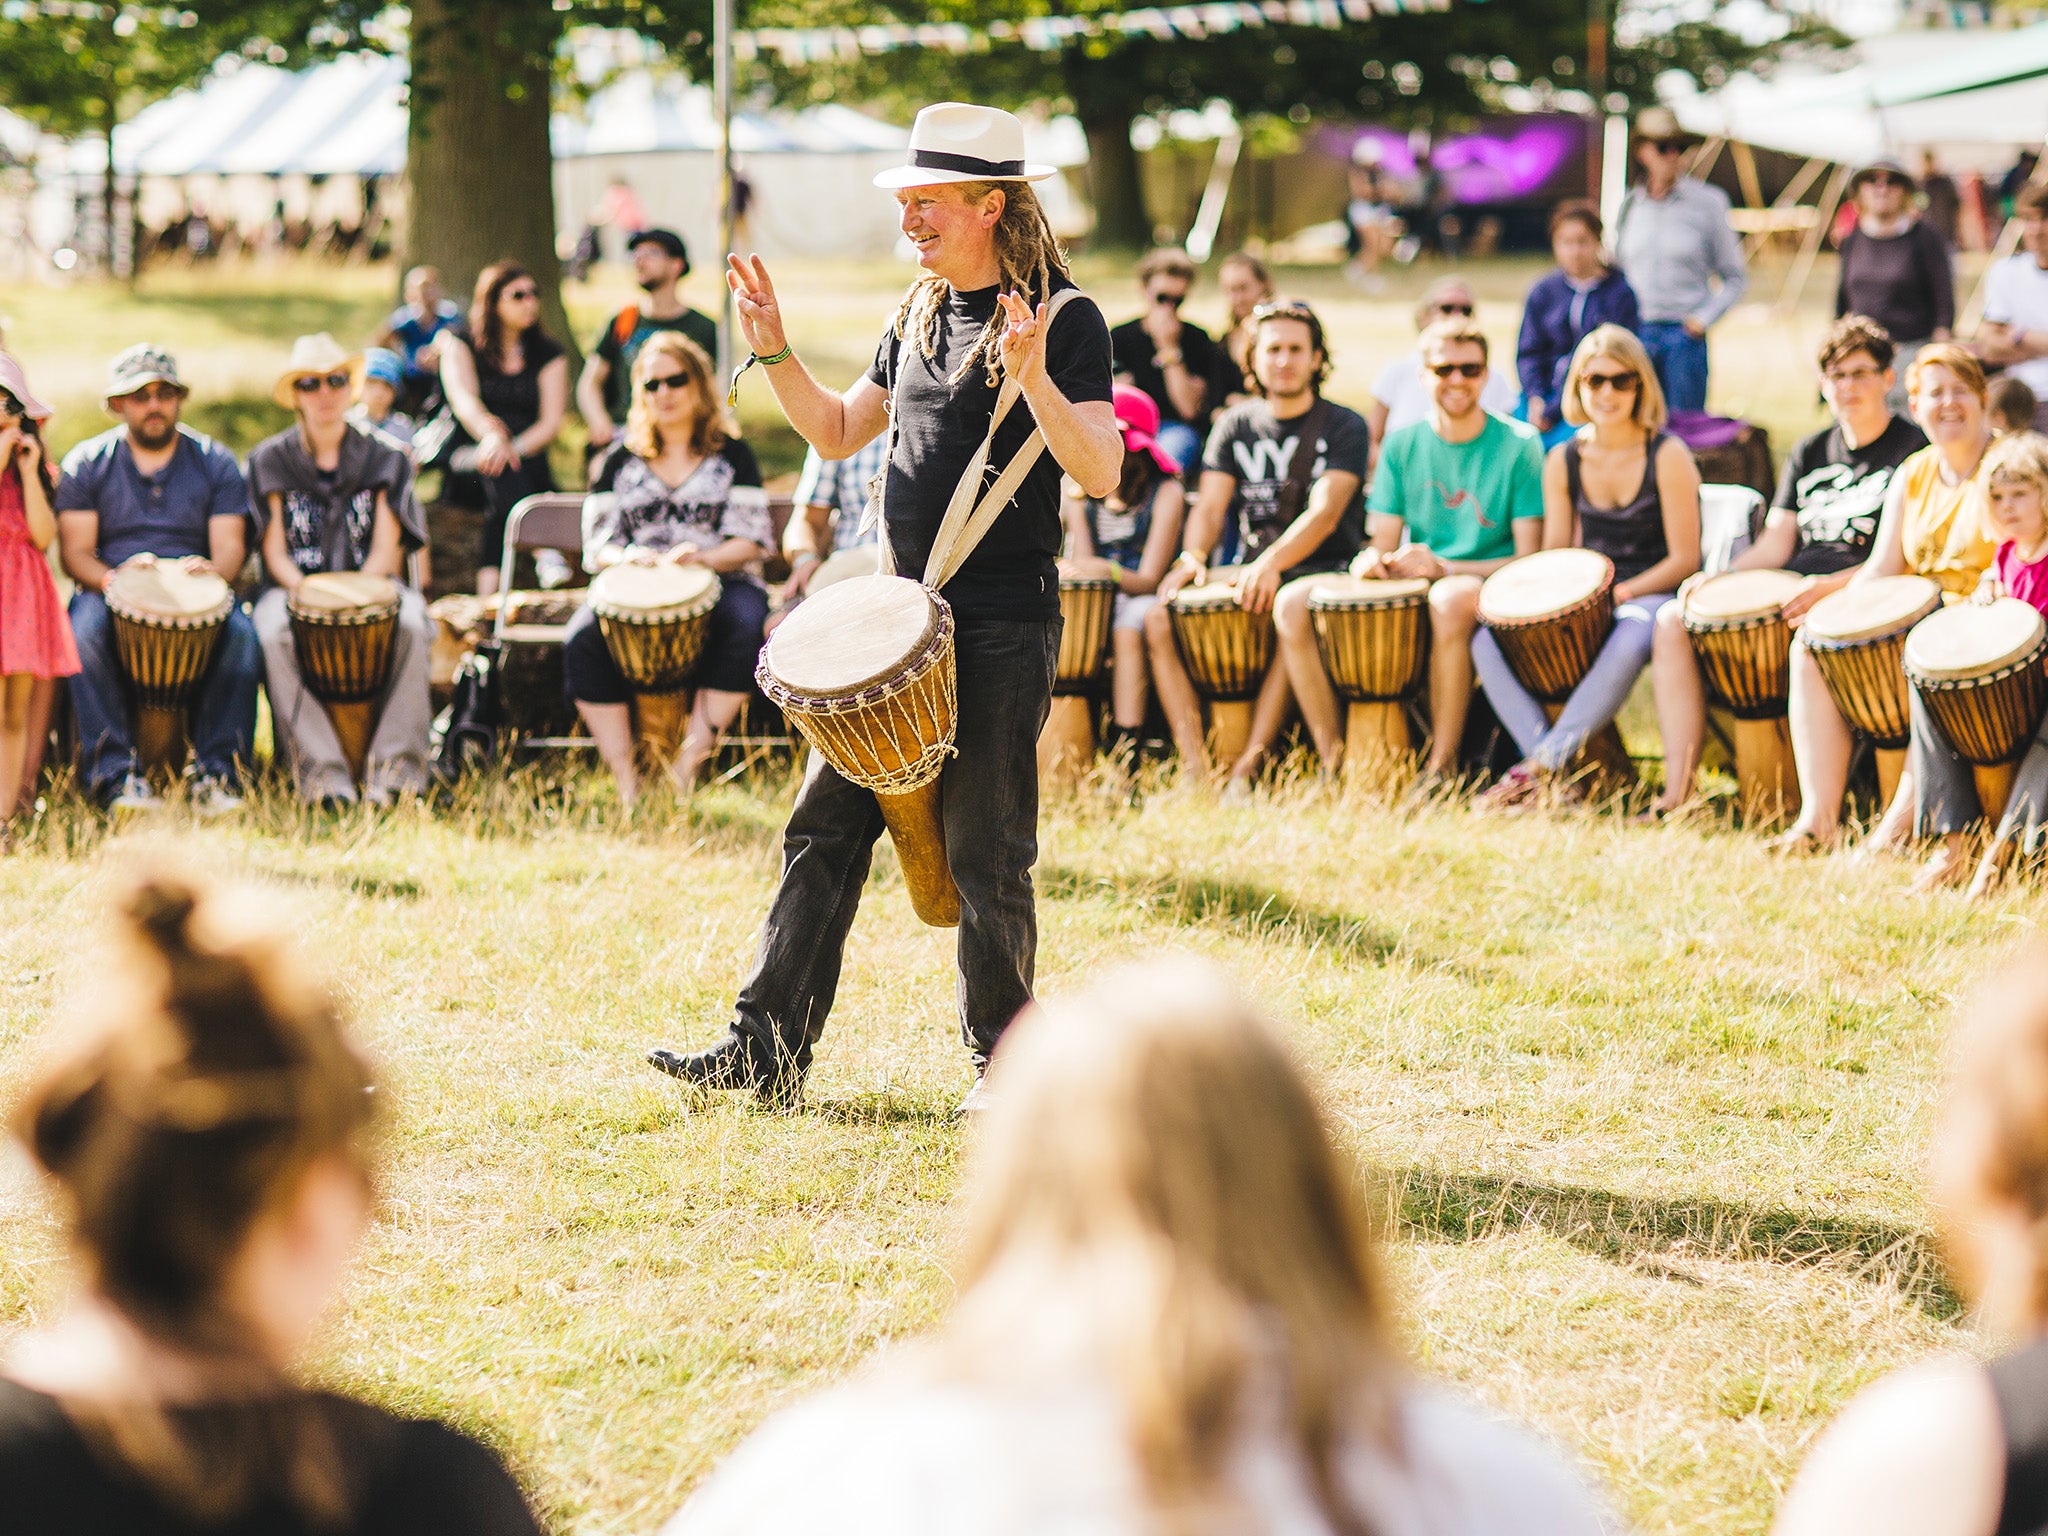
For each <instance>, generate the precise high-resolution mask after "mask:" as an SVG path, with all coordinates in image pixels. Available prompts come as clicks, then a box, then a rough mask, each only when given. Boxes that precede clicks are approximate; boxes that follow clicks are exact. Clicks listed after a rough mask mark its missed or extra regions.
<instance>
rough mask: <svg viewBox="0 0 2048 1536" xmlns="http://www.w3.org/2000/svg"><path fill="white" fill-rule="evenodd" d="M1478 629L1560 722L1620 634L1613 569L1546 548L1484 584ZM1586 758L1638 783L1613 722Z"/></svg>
mask: <svg viewBox="0 0 2048 1536" xmlns="http://www.w3.org/2000/svg"><path fill="white" fill-rule="evenodd" d="M1479 622H1480V623H1482V624H1484V625H1485V626H1486V627H1487V629H1488V630H1490V631H1491V632H1492V634H1493V638H1494V641H1495V643H1496V644H1498V645H1499V646H1500V651H1501V655H1502V656H1503V657H1504V658H1505V659H1506V661H1507V664H1508V670H1509V671H1510V672H1512V673H1514V674H1515V681H1517V682H1518V683H1520V684H1521V685H1522V686H1523V687H1524V688H1526V689H1528V690H1529V692H1530V693H1531V694H1533V695H1534V696H1535V698H1536V700H1537V701H1538V702H1539V703H1540V704H1542V706H1543V709H1544V713H1546V714H1548V715H1549V716H1550V718H1551V719H1552V720H1555V719H1556V718H1557V717H1558V716H1559V715H1560V714H1562V713H1563V712H1564V705H1565V700H1567V699H1569V698H1570V697H1571V696H1572V690H1573V689H1574V688H1576V687H1578V686H1579V684H1580V683H1581V682H1582V681H1584V679H1585V676H1586V674H1587V673H1588V672H1589V671H1591V670H1592V667H1593V658H1594V657H1596V656H1598V655H1599V654H1600V647H1601V646H1602V645H1604V644H1606V643H1607V636H1608V633H1609V631H1611V630H1612V629H1613V628H1614V562H1613V561H1612V560H1609V559H1608V558H1607V557H1606V556H1605V555H1603V554H1601V553H1600V552H1599V551H1598V550H1592V549H1547V550H1544V551H1542V552H1541V553H1540V554H1534V555H1524V556H1523V557H1522V558H1521V559H1519V560H1511V561H1509V562H1508V563H1507V564H1506V565H1504V566H1502V567H1501V568H1500V569H1499V570H1497V571H1495V572H1494V573H1493V574H1492V575H1491V576H1489V577H1487V578H1486V580H1485V581H1484V582H1483V583H1482V584H1481V585H1480V588H1479ZM1581 756H1582V757H1583V758H1585V759H1587V760H1589V761H1590V762H1592V763H1594V764H1596V765H1597V766H1598V768H1599V769H1600V770H1601V771H1602V772H1603V773H1605V774H1607V775H1609V776H1610V777H1613V778H1615V779H1618V780H1621V781H1623V782H1626V781H1628V780H1631V779H1633V778H1634V777H1635V766H1634V764H1633V763H1631V762H1630V761H1629V756H1628V749H1627V748H1626V747H1624V746H1623V745H1622V741H1621V732H1620V731H1619V730H1617V729H1616V728H1615V726H1614V724H1613V723H1612V722H1611V721H1610V722H1609V723H1608V725H1607V726H1606V728H1605V729H1603V730H1600V731H1597V732H1595V733H1594V735H1593V737H1592V739H1591V740H1589V741H1588V742H1587V743H1586V745H1585V747H1584V748H1583V749H1582V751H1581Z"/></svg>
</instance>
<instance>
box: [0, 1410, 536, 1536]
mask: <svg viewBox="0 0 2048 1536" xmlns="http://www.w3.org/2000/svg"><path fill="white" fill-rule="evenodd" d="M311 1401H312V1404H313V1405H314V1406H315V1407H316V1409H317V1410H318V1411H320V1412H322V1413H324V1414H325V1415H326V1416H327V1418H328V1421H329V1424H330V1426H331V1428H332V1430H333V1434H334V1440H335V1444H336V1446H337V1448H338V1450H339V1452H340V1460H341V1466H342V1471H343V1474H344V1476H345V1478H346V1480H347V1483H348V1486H349V1487H350V1488H351V1490H352V1498H351V1511H352V1516H353V1518H351V1519H350V1520H349V1522H348V1523H347V1524H346V1525H345V1526H343V1527H341V1531H342V1532H343V1533H344V1536H357V1533H360V1536H539V1532H540V1524H539V1522H538V1521H536V1520H535V1519H534V1516H533V1511H532V1510H531V1509H530V1508H528V1506H527V1503H526V1499H525V1496H524V1495H523V1494H522V1493H521V1492H520V1491H519V1485H518V1484H517V1483H515V1482H513V1480H512V1477H511V1474H509V1473H508V1472H507V1471H506V1470H505V1468H504V1466H503V1464H502V1463H501V1462H499V1460H498V1458H497V1457H496V1456H494V1455H492V1454H491V1452H489V1451H488V1450H486V1449H485V1448H484V1447H483V1446H481V1445H478V1444H477V1443H476V1442H475V1441H474V1440H471V1439H469V1438H468V1437H467V1436H465V1435H462V1434H459V1433H457V1432H456V1431H455V1430H452V1429H450V1428H448V1427H447V1426H446V1425H443V1424H436V1423H433V1422H431V1421H427V1420H420V1419H401V1418H398V1417H396V1416H395V1415H393V1414H389V1413H385V1412H384V1411H383V1410H381V1409H378V1408H372V1407H370V1406H369V1405H368V1404H365V1403H358V1402H353V1401H351V1400H349V1399H348V1398H344V1397H334V1396H331V1395H329V1394H326V1393H319V1394H315V1395H314V1396H313V1397H312V1399H311ZM189 1411H190V1412H193V1413H204V1412H205V1411H206V1410H204V1409H192V1410H189ZM0 1510H4V1511H5V1514H4V1516H0V1525H4V1526H5V1528H6V1529H8V1530H13V1531H22V1532H30V1531H33V1532H34V1533H35V1536H201V1533H202V1532H204V1536H301V1533H305V1536H312V1531H313V1528H312V1527H311V1526H309V1525H308V1524H307V1523H306V1521H305V1520H304V1519H303V1518H301V1517H300V1516H299V1515H298V1514H297V1513H296V1512H295V1511H294V1510H292V1509H291V1508H290V1507H289V1506H287V1505H286V1504H284V1503H283V1502H282V1501H280V1500H276V1499H266V1500H262V1501H259V1502H258V1504H257V1505H256V1506H255V1507H253V1508H251V1509H249V1510H247V1511H245V1512H244V1513H243V1514H242V1515H241V1517H240V1518H238V1519H236V1520H235V1521H233V1522H232V1523H230V1524H228V1525H223V1526H208V1527H201V1526H195V1525H192V1524H190V1523H189V1522H187V1521H185V1520H183V1519H180V1518H179V1517H177V1516H176V1515H174V1514H173V1513H171V1512H170V1511H169V1510H167V1509H165V1508H164V1507H163V1505H162V1504H160V1503H159V1502H158V1501H157V1499H156V1498H155V1496H154V1495H152V1494H151V1493H150V1492H149V1490H148V1489H147V1488H145V1487H144V1486H143V1485H142V1484H141V1483H139V1482H138V1481H136V1480H134V1479H133V1478H130V1477H128V1476H125V1475H123V1474H122V1473H120V1472H119V1471H117V1470H115V1469H114V1468H112V1467H110V1466H109V1465H108V1464H107V1462H106V1461H105V1460H103V1459H102V1458H101V1457H100V1456H99V1455H98V1454H97V1453H96V1452H95V1451H94V1450H93V1448H92V1447H91V1445H90V1444H89V1443H88V1442H87V1441H86V1439H85V1437H84V1436H83V1435H82V1434H80V1433H79V1430H78V1426H77V1425H76V1424H75V1423H74V1422H73V1421H72V1419H71V1417H70V1416H69V1415H68V1414H67V1413H65V1411H64V1409H63V1407H62V1405H61V1404H59V1403H58V1402H57V1400H56V1399H55V1398H52V1397H49V1396H47V1395H45V1394H44V1393H41V1392H36V1391H32V1390H30V1389H29V1388H27V1387H24V1386H21V1385H20V1384H18V1383H16V1382H11V1381H5V1380H0Z"/></svg>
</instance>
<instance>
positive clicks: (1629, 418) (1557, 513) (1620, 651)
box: [1472, 325, 1700, 806]
mask: <svg viewBox="0 0 2048 1536" xmlns="http://www.w3.org/2000/svg"><path fill="white" fill-rule="evenodd" d="M1564 416H1565V420H1566V421H1568V422H1571V423H1572V424H1573V425H1574V426H1576V427H1578V428H1579V431H1578V433H1577V435H1575V436H1574V437H1572V438H1570V439H1569V440H1567V441H1566V442H1563V443H1561V444H1559V445H1558V446H1557V447H1555V448H1553V449H1551V451H1550V456H1549V458H1547V459H1546V460H1545V461H1544V465H1543V547H1544V548H1545V549H1567V548H1574V547H1577V548H1583V549H1590V550H1594V551H1596V552H1598V553H1600V554H1603V555H1605V556H1606V557H1607V558H1608V559H1609V560H1611V561H1613V562H1614V605H1615V606H1614V628H1613V630H1612V631H1610V632H1609V634H1608V637H1607V641H1606V643H1605V644H1604V645H1603V646H1602V647H1601V648H1600V654H1599V655H1598V656H1596V657H1595V658H1594V660H1593V665H1592V668H1591V669H1590V670H1589V671H1588V672H1587V673H1586V675H1585V677H1584V678H1583V679H1581V680H1580V682H1579V685H1578V687H1577V688H1575V689H1574V690H1573V691H1572V695H1571V697H1570V698H1569V699H1568V700H1566V702H1565V706H1564V709H1563V711H1562V712H1561V713H1560V714H1559V715H1558V717H1557V719H1556V720H1555V721H1553V720H1552V719H1551V718H1550V713H1549V711H1548V710H1546V709H1545V708H1544V707H1543V705H1542V704H1541V703H1539V702H1538V701H1537V699H1536V698H1535V696H1534V695H1533V694H1531V693H1530V692H1529V690H1528V689H1526V688H1524V687H1523V686H1522V685H1521V683H1520V682H1518V681H1517V680H1516V678H1515V675H1514V673H1513V672H1512V671H1511V670H1509V668H1508V664H1507V658H1506V657H1505V656H1503V655H1502V653H1501V649H1500V647H1499V645H1498V644H1496V643H1495V641H1494V639H1493V636H1492V635H1491V634H1489V633H1488V632H1487V631H1486V630H1484V629H1481V630H1480V631H1479V633H1478V634H1477V635H1475V636H1474V637H1473V640H1472V662H1473V666H1474V668H1475V669H1476V670H1477V671H1478V673H1479V681H1480V684H1481V685H1482V686H1483V687H1484V688H1485V689H1486V697H1487V701H1488V702H1489V703H1490V704H1492V705H1493V711H1494V713H1495V714H1496V715H1498V716H1499V717H1500V721H1501V724H1503V725H1505V726H1506V727H1507V728H1508V731H1509V733H1510V734H1511V735H1513V737H1514V738H1515V744H1516V745H1517V746H1519V747H1520V748H1521V749H1522V761H1521V762H1519V763H1517V764H1516V765H1515V766H1514V767H1513V768H1512V769H1510V770H1509V771H1508V773H1507V775H1506V776H1505V777H1504V778H1503V779H1502V780H1501V782H1500V783H1498V784H1496V785H1495V786H1494V787H1493V788H1492V789H1490V790H1488V791H1487V792H1486V794H1485V796H1483V797H1482V801H1481V803H1482V804H1488V805H1493V806H1504V805H1513V804H1517V803H1519V802H1521V801H1523V800H1525V799H1527V798H1528V797H1529V796H1531V795H1532V794H1534V793H1535V791H1536V790H1537V789H1538V788H1539V787H1540V786H1541V785H1542V783H1543V782H1544V780H1545V779H1548V778H1553V777H1557V776H1561V775H1566V774H1568V773H1569V772H1570V771H1571V770H1572V769H1573V768H1574V767H1575V766H1576V764H1577V761H1578V759H1579V756H1580V754H1581V753H1582V752H1583V751H1584V749H1585V747H1586V744H1587V743H1588V742H1589V741H1591V740H1592V738H1593V737H1594V736H1595V735H1597V734H1598V733H1600V732H1602V731H1605V730H1607V729H1609V728H1610V727H1611V726H1612V724H1613V722H1614V717H1615V716H1616V715H1617V714H1619V713H1620V712H1621V706H1622V704H1623V703H1624V702H1626V701H1627V699H1628V695H1629V690H1630V689H1631V688H1633V687H1634V686H1635V681H1636V678H1637V677H1638V676H1640V675H1641V673H1642V670H1643V668H1644V667H1646V666H1648V665H1649V663H1650V648H1651V641H1652V638H1653V636H1654V635H1655V632H1656V618H1657V610H1658V609H1660V608H1662V607H1663V606H1664V605H1665V604H1666V603H1667V602H1669V601H1670V600H1671V598H1672V595H1673V594H1674V593H1675V592H1676V591H1677V590H1678V584H1679V583H1680V582H1682V581H1684V580H1685V578H1686V577H1688V576H1690V575H1692V574H1693V573H1694V572H1695V571H1697V570H1698V569H1699V567H1700V476H1699V470H1698V469H1697V468H1696V467H1695V466H1694V464H1693V461H1692V454H1691V453H1690V452H1688V451H1687V449H1686V447H1685V445H1684V444H1683V443H1681V442H1679V441H1678V440H1677V439H1676V438H1674V437H1670V436H1667V435H1666V434H1665V432H1664V430H1663V427H1664V420H1665V408H1664V393H1663V391H1662V390H1661V389H1660V388H1659V387H1658V384H1657V375H1656V370H1654V369H1653V368H1652V367H1651V366H1650V360H1649V357H1648V355H1647V354H1645V353H1644V351H1643V346H1642V343H1641V342H1639V341H1637V340H1636V338H1635V337H1634V336H1633V335H1631V334H1630V333H1629V332H1628V331H1626V330H1624V329H1622V328H1621V327H1620V326H1618V325H1603V326H1600V327H1599V328H1598V329H1596V330H1594V331H1593V332H1592V333H1591V334H1589V335H1588V336H1587V337H1586V339H1585V340H1584V341H1582V342H1580V343H1579V349H1578V351H1577V352H1576V353H1574V354H1573V356H1572V365H1571V370H1570V372H1569V373H1568V374H1567V375H1566V377H1565V388H1564Z"/></svg>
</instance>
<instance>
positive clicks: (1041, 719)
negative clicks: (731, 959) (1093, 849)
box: [732, 619, 1061, 1078]
mask: <svg viewBox="0 0 2048 1536" xmlns="http://www.w3.org/2000/svg"><path fill="white" fill-rule="evenodd" d="M1060 627H1061V621H1060V620H1057V619H1054V620H1052V621H1051V622H1040V621H1034V620H1009V619H963V620H961V621H960V624H959V628H958V629H957V631H956V632H955V637H954V656H955V666H956V668H957V675H958V680H959V681H958V697H959V720H958V725H957V729H956V733H955V735H954V745H955V746H956V748H957V749H958V755H956V756H954V757H952V758H950V759H948V761H947V764H946V769H945V776H944V778H943V779H942V780H941V783H940V801H941V805H942V815H943V817H944V821H945V829H946V859H947V862H948V863H949V864H950V865H951V866H952V870H953V880H954V883H955V884H957V885H958V886H959V887H960V938H959V966H960V983H959V987H958V989H957V994H956V996H957V1000H958V1007H959V1011H960V1035H961V1039H962V1040H963V1041H964V1042H965V1043H966V1045H967V1048H968V1050H969V1052H970V1053H972V1055H973V1058H974V1063H975V1066H976V1068H977V1069H978V1068H981V1067H983V1066H986V1065H987V1062H988V1058H989V1055H990V1053H991V1052H993V1051H994V1050H995V1048H996V1042H997V1041H998V1040H999V1039H1001V1038H1002V1034H1003V1031H1004V1030H1005V1029H1007V1028H1008V1027H1009V1024H1010V1021H1011V1020H1012V1019H1014V1018H1015V1017H1016V1016H1017V1013H1018V1011H1019V1010H1020V1009H1022V1008H1023V1007H1024V1005H1025V1004H1027V1003H1029V1002H1030V1001H1031V982H1032V970H1033V964H1034V960H1035V957H1036V953H1037V948H1038V917H1037V911H1036V908H1035V907H1034V905H1033V903H1032V897H1031V866H1032V865H1033V864H1035V863H1036V862H1037V861H1038V733H1039V731H1040V729H1041V728H1042V727H1043V726H1044V725H1045V718H1046V714H1047V711H1048V708H1049V705H1050V703H1051V699H1052V680H1053V672H1054V668H1055V666H1056V664H1057V662H1058V660H1059V651H1060ZM970 809H972V810H974V811H975V812H977V813H978V814H977V815H974V816H970V815H969V811H970ZM882 830H883V826H882V812H881V807H880V806H879V805H878V804H877V803H876V800H875V797H874V794H873V793H872V792H871V791H869V790H865V789H862V788H861V787H860V786H859V785H857V784H853V783H851V782H849V781H848V780H846V779H844V778H842V777H840V775H839V774H838V772H836V771H835V770H834V769H833V768H832V767H831V766H830V765H828V764H827V763H826V762H825V761H824V760H823V759H822V758H820V757H819V756H818V755H817V754H816V753H815V752H813V753H812V755H811V761H810V767H809V769H808V771H807V772H806V773H805V774H804V782H803V788H802V789H801V790H799V791H798V793H797V799H796V806H795V808H794V809H793V810H792V811H791V812H790V816H789V825H788V827H787V828H786V829H785V830H784V832H783V836H782V883H781V885H780V886H779V887H778V888H777V890H776V893H775V902H774V905H773V906H771V907H770V908H769V910H768V921H767V923H766V925H765V926H764V927H763V928H762V930H761V943H760V948H759V950H758V951H757V952H756V955H755V959H754V970H753V974H752V975H750V976H749V977H748V978H747V980H746V983H745V985H744V986H742V987H741V989H740V995H739V999H738V1002H737V1003H736V1005H735V1008H734V1012H735V1014H736V1017H735V1019H734V1021H733V1025H732V1030H733V1033H734V1034H735V1035H737V1036H738V1037H739V1038H740V1039H741V1040H742V1041H743V1042H744V1043H745V1045H746V1048H747V1053H748V1057H749V1059H750V1060H751V1061H752V1063H753V1065H754V1070H755V1071H756V1072H758V1073H760V1074H761V1075H762V1077H764V1078H767V1077H770V1076H774V1077H794V1078H801V1076H802V1075H803V1074H804V1073H805V1072H807V1071H808V1070H809V1069H810V1065H811V1052H812V1049H813V1048H814V1047H815V1046H816V1045H817V1043H818V1037H819V1036H820V1035H822V1034H823V1033H824V1030H825V1018H826V1015H828V1014H829V1013H830V1012H831V1011H832V999H833V997H834V995H835V993H836V992H837V991H838V987H839V965H840V959H841V956H842V954H843V952H844V950H845V947H846V935H847V931H848V930H849V929H850V928H852V926H853V917H854V913H855V911H856V910H857V909H858V908H859V906H860V898H861V891H862V889H863V887H865V885H866V884H867V877H868V864H869V862H870V860H871V857H872V855H873V852H874V846H875V840H876V839H877V838H879V837H880V836H881V835H882Z"/></svg>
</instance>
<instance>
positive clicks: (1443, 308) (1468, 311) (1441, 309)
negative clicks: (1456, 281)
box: [1435, 304, 1472, 319]
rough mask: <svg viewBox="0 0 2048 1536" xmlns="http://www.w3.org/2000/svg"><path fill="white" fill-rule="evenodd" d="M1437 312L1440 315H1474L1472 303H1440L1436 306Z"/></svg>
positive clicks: (1467, 316)
mask: <svg viewBox="0 0 2048 1536" xmlns="http://www.w3.org/2000/svg"><path fill="white" fill-rule="evenodd" d="M1435 313H1437V314H1439V315H1463V316H1465V317H1466V318H1467V319H1470V318H1471V316H1472V306H1471V305H1470V304H1439V305H1437V307H1436V310H1435Z"/></svg>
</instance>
